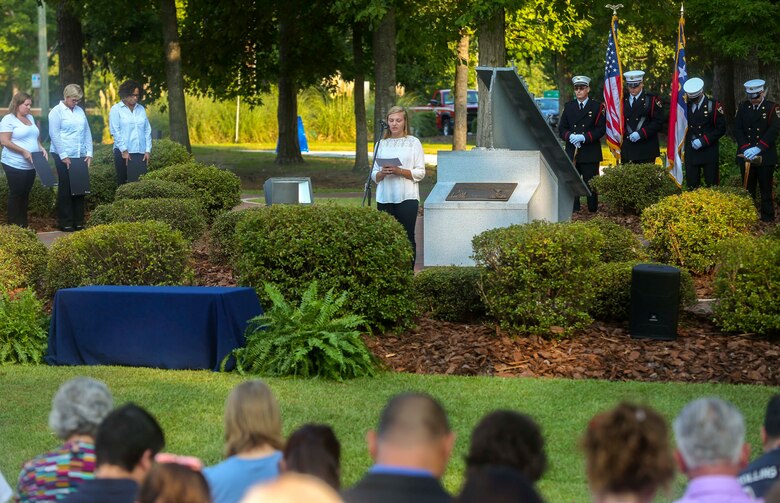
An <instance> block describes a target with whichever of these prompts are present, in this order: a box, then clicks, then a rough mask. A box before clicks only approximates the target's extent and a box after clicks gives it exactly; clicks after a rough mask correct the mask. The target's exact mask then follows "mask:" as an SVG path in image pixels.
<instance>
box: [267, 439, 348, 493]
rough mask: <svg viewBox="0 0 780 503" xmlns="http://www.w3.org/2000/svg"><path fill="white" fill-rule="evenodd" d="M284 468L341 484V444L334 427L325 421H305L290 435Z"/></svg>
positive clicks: (334, 484) (332, 483)
mask: <svg viewBox="0 0 780 503" xmlns="http://www.w3.org/2000/svg"><path fill="white" fill-rule="evenodd" d="M282 471H283V472H296V473H304V474H307V475H313V476H315V477H317V478H319V479H322V480H323V481H324V482H326V483H327V484H328V485H330V486H331V487H332V488H333V489H335V490H336V491H338V490H339V489H340V487H341V444H339V441H338V439H337V438H336V435H335V433H333V429H332V428H331V427H330V426H327V425H324V424H305V425H303V426H301V427H300V428H298V429H297V430H295V431H294V432H293V433H292V435H290V437H289V438H288V439H287V445H286V446H285V447H284V455H283V458H282Z"/></svg>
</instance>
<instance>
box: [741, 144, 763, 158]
mask: <svg viewBox="0 0 780 503" xmlns="http://www.w3.org/2000/svg"><path fill="white" fill-rule="evenodd" d="M760 153H761V149H760V148H758V147H750V148H749V149H747V150H745V152H744V154H745V158H746V159H748V160H750V159H753V158H754V157H755V156H757V155H758V154H760Z"/></svg>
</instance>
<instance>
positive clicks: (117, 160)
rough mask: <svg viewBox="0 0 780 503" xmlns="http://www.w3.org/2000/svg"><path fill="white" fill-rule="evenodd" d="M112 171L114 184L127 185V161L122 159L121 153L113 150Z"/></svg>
mask: <svg viewBox="0 0 780 503" xmlns="http://www.w3.org/2000/svg"><path fill="white" fill-rule="evenodd" d="M114 171H116V184H117V185H122V184H124V183H127V161H125V160H124V159H122V152H120V151H119V149H117V148H115V149H114Z"/></svg>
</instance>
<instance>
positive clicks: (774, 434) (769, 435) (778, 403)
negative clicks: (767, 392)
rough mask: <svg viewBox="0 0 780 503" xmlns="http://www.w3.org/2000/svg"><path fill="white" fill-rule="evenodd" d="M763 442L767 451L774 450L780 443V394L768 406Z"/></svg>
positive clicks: (770, 400)
mask: <svg viewBox="0 0 780 503" xmlns="http://www.w3.org/2000/svg"><path fill="white" fill-rule="evenodd" d="M761 440H762V441H763V442H764V448H765V449H767V450H770V449H774V448H775V447H777V446H778V444H779V443H780V394H779V395H775V396H773V397H772V398H770V399H769V403H768V404H767V406H766V414H765V415H764V426H763V428H762V429H761Z"/></svg>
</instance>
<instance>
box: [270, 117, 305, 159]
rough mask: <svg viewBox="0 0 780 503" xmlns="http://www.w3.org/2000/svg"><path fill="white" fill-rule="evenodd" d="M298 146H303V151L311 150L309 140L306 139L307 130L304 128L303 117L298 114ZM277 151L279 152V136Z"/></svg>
mask: <svg viewBox="0 0 780 503" xmlns="http://www.w3.org/2000/svg"><path fill="white" fill-rule="evenodd" d="M298 146H300V147H301V152H308V151H309V142H308V141H306V130H304V129H303V119H301V116H300V115H299V116H298ZM276 152H277V153H278V152H279V138H277V139H276Z"/></svg>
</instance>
